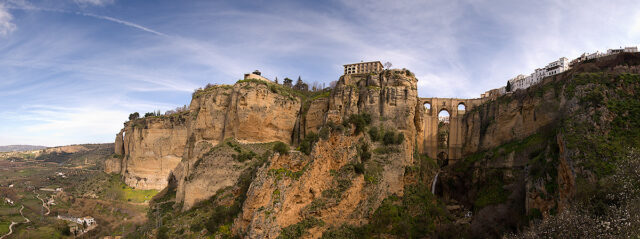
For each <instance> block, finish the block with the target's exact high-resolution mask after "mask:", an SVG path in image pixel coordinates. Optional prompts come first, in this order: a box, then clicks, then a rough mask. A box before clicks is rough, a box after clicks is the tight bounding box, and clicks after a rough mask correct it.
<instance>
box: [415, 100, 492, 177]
mask: <svg viewBox="0 0 640 239" xmlns="http://www.w3.org/2000/svg"><path fill="white" fill-rule="evenodd" d="M486 100H487V99H486V98H480V99H458V98H420V101H419V102H421V103H422V105H423V107H425V108H424V109H425V111H424V112H423V114H422V116H423V117H422V124H423V127H422V132H419V134H420V135H419V136H418V140H419V150H420V152H421V153H426V154H427V155H428V156H429V157H430V158H432V159H436V160H439V159H443V160H444V158H446V160H445V161H446V162H445V161H442V162H443V163H447V164H451V162H455V161H456V160H459V159H462V158H463V145H464V140H465V137H466V134H468V132H467V131H468V128H467V126H466V124H467V122H466V119H465V115H466V114H465V113H466V112H469V111H470V110H472V109H473V108H474V107H477V106H479V105H481V104H482V103H484V102H485V101H486ZM447 116H448V117H447ZM447 119H448V124H444V125H443V124H441V122H442V121H445V120H447ZM440 126H445V128H446V130H445V131H444V132H443V130H442V129H441V127H440ZM445 156H446V157H445ZM443 157H444V158H443Z"/></svg>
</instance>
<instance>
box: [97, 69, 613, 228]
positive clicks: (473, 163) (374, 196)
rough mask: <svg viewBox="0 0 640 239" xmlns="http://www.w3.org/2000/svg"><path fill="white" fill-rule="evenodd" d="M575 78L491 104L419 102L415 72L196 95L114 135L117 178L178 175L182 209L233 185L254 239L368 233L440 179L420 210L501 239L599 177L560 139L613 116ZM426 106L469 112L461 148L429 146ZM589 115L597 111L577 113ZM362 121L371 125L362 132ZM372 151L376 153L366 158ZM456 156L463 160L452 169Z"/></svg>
mask: <svg viewBox="0 0 640 239" xmlns="http://www.w3.org/2000/svg"><path fill="white" fill-rule="evenodd" d="M578 69H580V67H579V66H578V67H576V69H574V70H572V71H569V72H566V73H564V74H561V75H558V76H556V77H551V78H547V79H545V80H544V82H542V83H540V84H538V85H535V86H532V87H530V88H529V89H526V90H518V91H516V92H515V93H510V94H508V95H504V96H500V97H497V98H492V99H456V98H450V99H449V98H448V99H439V98H419V97H418V95H417V79H416V78H415V77H414V75H413V74H412V73H411V72H410V71H408V70H404V69H403V70H385V71H383V72H382V73H380V74H365V75H362V74H360V75H357V74H356V75H345V76H342V77H341V78H340V80H339V81H338V82H337V84H336V86H335V87H334V88H333V89H331V91H330V92H323V93H322V94H317V95H311V94H308V93H307V94H305V93H303V92H298V91H295V90H293V89H290V88H287V87H284V86H281V85H277V84H274V83H270V82H265V81H258V80H242V81H239V82H237V83H236V84H235V85H233V86H228V85H221V86H210V87H207V88H206V89H203V90H199V91H196V92H195V93H194V95H193V99H192V101H191V104H190V107H189V112H188V113H184V114H183V115H182V116H181V117H182V118H180V119H181V120H179V121H175V120H174V121H171V120H169V119H168V118H162V117H160V118H158V119H153V118H152V119H143V120H140V121H132V122H129V123H127V124H126V125H125V129H124V131H123V132H121V133H120V134H119V135H118V137H117V139H116V155H119V152H122V153H123V156H122V159H121V160H120V161H118V157H115V158H114V159H112V161H113V162H111V163H109V164H106V165H107V169H106V170H107V171H119V172H120V173H122V174H123V176H124V177H125V179H126V180H125V181H126V182H127V184H130V185H132V186H136V187H139V188H145V187H156V188H160V187H161V186H163V185H166V183H167V179H169V181H170V182H171V183H172V187H171V188H172V189H175V199H174V200H175V205H176V206H175V208H176V210H177V211H181V212H184V211H187V210H190V209H193V208H195V209H198V208H200V207H196V205H199V203H200V202H212V201H215V200H214V199H215V198H216V196H220V195H219V193H220V192H223V191H229V189H233V190H234V192H233V193H234V195H235V194H240V195H235V196H237V197H238V198H242V200H235V201H234V204H233V207H234V208H233V209H234V210H235V209H237V207H236V206H237V205H242V206H241V210H240V209H238V210H239V212H238V216H237V217H235V219H234V220H233V224H232V230H233V232H234V234H236V235H243V236H246V237H249V238H275V237H277V236H278V235H281V234H285V235H289V233H292V232H294V231H296V230H300V228H303V229H304V230H305V231H306V232H307V233H308V234H305V236H306V237H310V238H318V237H320V236H322V233H323V232H324V231H327V230H330V229H331V230H333V229H336V228H340V227H341V226H344V225H348V226H353V227H358V226H363V225H367V224H368V223H370V222H371V219H372V218H371V217H372V215H373V214H374V212H375V211H376V210H377V209H378V207H380V205H382V203H383V200H384V199H387V198H390V197H393V198H395V199H396V202H398V201H397V198H398V197H403V195H405V193H406V194H407V195H409V197H411V196H415V195H416V193H415V192H413V194H410V192H411V190H409V189H406V188H407V185H421V186H420V187H419V188H420V189H421V190H422V188H424V185H429V186H430V185H432V184H431V183H432V182H433V185H434V188H435V194H436V195H437V196H438V200H435V199H434V198H430V197H431V196H433V195H431V194H428V193H426V195H425V194H421V195H420V196H418V197H419V198H420V199H421V200H423V201H420V202H418V203H422V204H419V205H420V207H423V206H424V207H430V206H432V205H431V204H430V202H435V201H440V200H441V201H442V202H444V203H449V204H451V205H449V207H446V208H452V209H451V210H455V211H456V215H459V216H460V217H464V218H459V219H460V220H456V221H458V222H461V224H464V225H466V226H465V227H467V228H468V229H469V230H471V231H472V232H473V234H474V235H476V236H480V237H483V236H484V237H494V236H498V235H501V234H500V233H501V232H503V231H505V230H513V228H521V227H522V226H523V225H525V224H526V223H527V221H526V218H533V217H535V216H537V214H538V213H539V214H541V217H548V216H549V215H552V214H553V213H555V212H557V211H558V210H562V209H563V208H566V207H567V204H568V202H569V201H570V199H571V198H572V197H573V195H574V194H575V190H576V181H577V180H576V177H577V172H587V173H585V174H588V173H590V172H589V171H588V170H585V169H584V168H581V167H580V166H576V165H575V164H576V162H574V160H576V157H575V155H576V154H578V153H580V152H577V151H576V150H574V149H572V148H571V147H568V146H567V144H569V143H570V141H571V140H567V139H565V135H563V133H561V132H564V131H563V130H560V129H561V127H564V126H565V125H563V124H564V123H565V119H568V118H579V119H581V120H582V119H587V118H593V119H595V120H594V121H597V120H600V121H604V120H602V119H601V118H603V119H606V120H611V118H612V116H611V114H609V113H608V111H607V110H606V109H605V108H606V106H603V105H602V104H600V106H599V107H600V108H599V109H592V108H588V107H586V106H585V105H586V104H588V102H587V103H585V102H583V100H581V99H576V97H573V95H572V94H573V93H574V92H573V91H575V94H576V95H579V97H578V98H580V97H587V96H588V95H587V94H593V93H589V92H588V87H589V85H585V86H580V87H577V88H576V87H575V86H572V85H570V84H571V83H570V82H571V81H572V79H570V78H571V77H572V74H575V73H576V72H577V71H578ZM616 69H618V70H620V69H621V68H619V67H618V68H616ZM567 82H569V83H567ZM606 84H611V82H606ZM572 87H573V88H572ZM574 88H575V89H574ZM568 92H571V93H568ZM585 92H587V93H585ZM596 93H597V92H596ZM604 95H605V96H610V95H611V94H604ZM605 96H601V97H605ZM589 97H592V96H589ZM592 98H593V97H592ZM595 98H596V99H598V97H597V96H595ZM427 100H430V101H431V103H437V104H438V105H437V107H436V106H435V105H434V109H438V110H454V109H456V108H454V107H456V106H459V104H462V103H464V105H465V106H467V107H468V108H467V109H466V110H465V109H462V110H457V109H456V110H457V111H455V113H454V114H453V116H452V117H453V118H454V119H452V120H453V121H455V124H456V126H455V128H453V129H451V131H442V132H445V133H447V132H448V133H449V134H455V135H454V138H455V142H454V141H451V137H448V139H449V141H448V142H447V144H444V145H440V144H434V143H433V142H429V144H427V143H424V142H426V141H427V140H431V141H435V135H436V134H437V133H440V132H441V131H435V130H434V129H433V128H434V127H432V126H434V125H438V122H437V118H435V117H434V116H435V115H437V113H439V112H432V111H429V110H428V109H425V106H423V103H425V102H426V101H427ZM587 109H588V110H587ZM582 111H584V112H588V113H586V114H585V113H576V112H582ZM365 116H366V117H365ZM357 117H362V118H357ZM364 118H366V120H365V119H364ZM434 118H435V120H434ZM154 120H156V121H154ZM352 120H355V121H352ZM358 120H359V121H358ZM360 121H366V122H367V124H368V125H367V126H366V129H365V132H358V133H356V127H357V126H356V125H357V124H359V123H360ZM140 124H142V125H140ZM427 125H430V126H429V127H426V126H427ZM593 126H594V127H595V128H597V127H600V126H599V125H598V124H593ZM374 127H375V129H378V130H381V131H385V132H393V133H402V135H403V139H404V140H403V141H401V142H399V143H393V142H392V143H389V142H387V143H386V144H383V143H382V142H380V139H376V140H374V139H373V137H372V136H371V135H369V133H368V132H367V130H369V129H372V128H374ZM439 127H440V126H438V128H437V129H438V130H439V129H440V128H439ZM599 130H600V129H599ZM606 130H607V129H602V132H607V131H606ZM374 131H375V130H374ZM426 131H429V132H426ZM327 132H329V133H327ZM452 132H453V133H452ZM311 133H318V134H319V135H320V137H319V139H318V137H317V138H316V139H314V138H313V137H310V138H305V136H310V135H315V134H311ZM574 134H575V133H574ZM160 135H163V136H165V138H162V137H161V136H160ZM447 136H451V135H447ZM573 136H575V135H573ZM119 138H122V140H120V141H119ZM438 139H439V138H438ZM445 139H447V137H445ZM309 140H311V142H310V141H309ZM275 141H281V142H284V143H287V144H289V145H290V146H293V148H296V147H297V146H303V145H304V144H303V143H305V144H306V145H307V146H308V145H312V146H311V147H310V148H311V149H312V150H311V152H310V153H309V152H308V151H305V150H304V149H303V147H300V151H304V152H299V151H296V150H293V151H291V152H289V153H288V154H284V153H282V154H280V153H277V154H274V153H273V151H272V146H273V144H272V142H275ZM568 142H569V143H568ZM571 142H573V141H571ZM165 144H166V145H165ZM169 144H172V145H171V146H169ZM119 145H122V147H120V146H119ZM427 146H428V147H430V148H431V149H426V147H427ZM441 146H444V148H441ZM451 147H455V149H456V150H454V151H455V154H453V153H451V152H454V151H452V150H450V148H451ZM447 148H448V149H449V151H447ZM160 149H162V150H160ZM163 150H164V151H163ZM427 150H431V151H435V150H437V153H438V157H439V155H440V154H439V153H445V154H444V159H445V160H446V161H444V162H445V163H442V162H441V161H438V160H432V159H430V158H429V157H427V156H431V157H432V158H433V156H432V155H431V154H428V155H424V153H426V151H427ZM365 151H366V152H369V153H371V151H375V153H374V154H369V155H370V157H364V155H367V154H366V153H365ZM150 152H153V153H150ZM156 152H157V153H156ZM447 152H448V156H447ZM305 153H306V154H305ZM416 156H419V158H418V157H416ZM414 157H416V158H414ZM447 157H453V158H455V161H452V162H451V163H450V164H448V165H447V163H449V161H448V158H447ZM159 158H171V159H172V160H171V162H172V163H174V164H173V166H175V168H173V167H171V168H170V169H166V170H165V169H161V170H158V169H157V168H154V167H157V165H158V164H159V163H158V162H157V161H154V160H158V159H159ZM257 160H264V161H266V163H265V164H256V163H257V162H256V161H257ZM439 163H440V164H439ZM257 165H258V166H257ZM424 165H428V167H423V168H426V169H427V170H421V171H420V172H419V173H418V174H417V175H418V176H416V175H415V174H416V172H417V169H416V168H420V167H422V166H424ZM249 169H251V170H257V171H252V176H251V177H252V178H251V179H252V180H251V182H250V183H249V184H246V185H247V186H246V187H240V186H238V183H240V182H246V180H247V178H242V177H246V175H247V174H244V173H243V172H246V171H247V170H249ZM152 174H155V175H156V176H155V178H154V176H152ZM435 175H439V179H438V181H436V180H435V179H434V178H433V177H434V176H435ZM161 179H162V180H161ZM149 181H153V182H154V183H151V184H150V183H149ZM149 185H153V186H149ZM238 188H244V189H243V190H245V191H246V195H245V193H244V192H245V191H242V193H238V192H236V191H240V190H237V189H238ZM247 188H248V189H247ZM411 188H413V189H415V188H418V186H415V187H413V186H412V187H411ZM429 188H431V187H429ZM405 190H406V191H405ZM209 199H211V200H209ZM216 200H218V199H216ZM403 200H406V201H403V202H411V200H412V198H405V199H403ZM392 201H393V200H392ZM201 205H202V204H201ZM224 206H228V205H224ZM414 206H415V205H414ZM424 207H423V208H422V209H425V208H424ZM390 208H393V205H392V203H390V204H389V205H387V209H390ZM442 208H445V207H442ZM414 209H415V208H414ZM409 213H411V212H409ZM443 214H444V213H443ZM234 215H235V214H234ZM439 215H441V214H439ZM470 215H473V217H470ZM513 218H516V219H517V220H510V219H513ZM446 220H450V218H447V219H446ZM229 223H231V222H230V221H226V222H225V225H228V224H229ZM496 225H498V226H496ZM395 226H397V225H395ZM431 226H434V225H431ZM224 229H225V230H226V229H228V228H224ZM207 230H209V232H213V230H219V229H218V228H207ZM220 230H221V229H220ZM177 231H179V230H176V232H177Z"/></svg>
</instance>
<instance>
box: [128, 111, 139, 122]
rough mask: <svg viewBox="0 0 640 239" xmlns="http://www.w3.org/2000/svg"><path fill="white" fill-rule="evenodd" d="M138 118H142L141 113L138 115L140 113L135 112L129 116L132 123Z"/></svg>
mask: <svg viewBox="0 0 640 239" xmlns="http://www.w3.org/2000/svg"><path fill="white" fill-rule="evenodd" d="M138 118H140V113H138V112H134V113H131V114H130V115H129V120H130V121H133V120H137V119H138Z"/></svg>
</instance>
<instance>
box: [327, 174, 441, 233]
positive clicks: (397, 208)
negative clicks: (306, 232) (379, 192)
mask: <svg viewBox="0 0 640 239" xmlns="http://www.w3.org/2000/svg"><path fill="white" fill-rule="evenodd" d="M447 218H448V216H447V214H446V210H445V209H444V206H443V205H442V204H439V203H438V202H437V199H436V198H435V197H434V196H433V194H431V192H430V190H429V187H428V185H426V184H412V185H407V186H406V187H405V194H404V196H403V197H398V196H395V195H392V196H389V197H388V198H386V199H384V200H383V201H382V204H381V205H380V207H379V208H378V209H377V210H376V211H375V213H374V214H373V215H372V216H371V219H370V221H369V224H367V225H363V226H360V227H355V226H351V225H342V226H340V227H338V228H330V229H329V230H327V231H325V232H324V233H323V235H322V238H387V237H389V235H390V236H392V237H397V238H429V237H430V236H432V234H433V233H434V232H435V230H436V222H437V221H441V220H443V219H447Z"/></svg>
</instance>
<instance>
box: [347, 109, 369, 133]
mask: <svg viewBox="0 0 640 239" xmlns="http://www.w3.org/2000/svg"><path fill="white" fill-rule="evenodd" d="M349 124H353V125H354V126H355V127H356V128H355V132H354V134H356V135H358V134H360V133H361V132H364V130H365V127H367V126H368V125H369V124H371V115H369V114H367V113H362V114H353V115H351V116H349V119H347V120H346V121H345V122H343V125H345V126H348V125H349Z"/></svg>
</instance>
